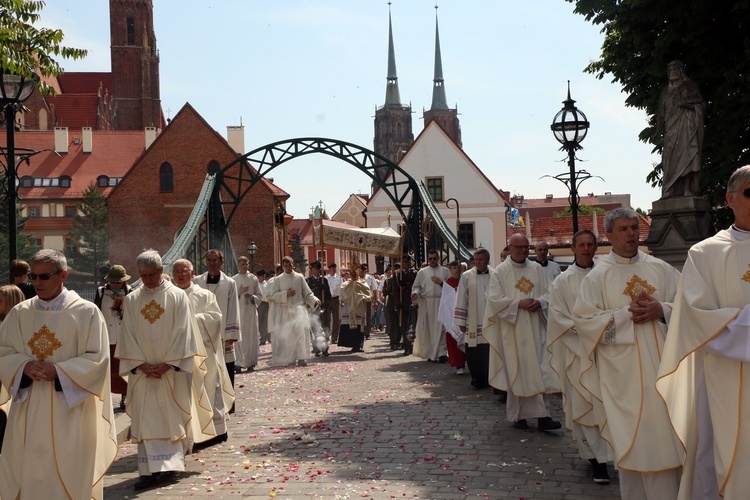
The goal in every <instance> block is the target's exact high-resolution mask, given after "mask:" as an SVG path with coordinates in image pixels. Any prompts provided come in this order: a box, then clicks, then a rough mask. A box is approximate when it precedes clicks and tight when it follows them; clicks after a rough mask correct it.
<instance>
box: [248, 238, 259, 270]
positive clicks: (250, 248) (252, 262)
mask: <svg viewBox="0 0 750 500" xmlns="http://www.w3.org/2000/svg"><path fill="white" fill-rule="evenodd" d="M257 252H258V247H257V246H256V245H255V242H254V241H251V242H250V246H248V247H247V254H248V255H249V256H250V272H251V273H255V254H256V253H257Z"/></svg>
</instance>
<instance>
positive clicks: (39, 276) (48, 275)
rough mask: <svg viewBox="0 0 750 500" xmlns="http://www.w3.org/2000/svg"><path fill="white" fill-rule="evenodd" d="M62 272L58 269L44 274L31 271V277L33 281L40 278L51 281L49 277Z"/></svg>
mask: <svg viewBox="0 0 750 500" xmlns="http://www.w3.org/2000/svg"><path fill="white" fill-rule="evenodd" d="M60 273H62V271H57V272H56V273H52V274H49V273H44V274H36V273H29V279H30V280H31V281H34V280H37V279H40V280H42V281H49V279H50V278H51V277H52V276H54V275H56V274H60Z"/></svg>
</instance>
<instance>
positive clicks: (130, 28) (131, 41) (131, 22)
mask: <svg viewBox="0 0 750 500" xmlns="http://www.w3.org/2000/svg"><path fill="white" fill-rule="evenodd" d="M126 23H127V35H128V45H135V19H134V18H133V12H132V11H130V10H129V11H128V14H127V19H126Z"/></svg>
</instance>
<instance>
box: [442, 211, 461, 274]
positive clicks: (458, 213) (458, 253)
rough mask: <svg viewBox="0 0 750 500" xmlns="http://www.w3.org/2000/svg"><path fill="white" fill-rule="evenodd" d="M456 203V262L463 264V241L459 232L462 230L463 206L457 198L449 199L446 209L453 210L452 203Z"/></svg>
mask: <svg viewBox="0 0 750 500" xmlns="http://www.w3.org/2000/svg"><path fill="white" fill-rule="evenodd" d="M451 201H454V202H456V260H457V261H459V262H461V241H460V240H459V239H458V232H459V230H460V229H461V205H459V204H458V200H457V199H455V198H448V199H447V200H445V207H446V208H447V209H448V210H453V207H452V206H451V205H450V202H451Z"/></svg>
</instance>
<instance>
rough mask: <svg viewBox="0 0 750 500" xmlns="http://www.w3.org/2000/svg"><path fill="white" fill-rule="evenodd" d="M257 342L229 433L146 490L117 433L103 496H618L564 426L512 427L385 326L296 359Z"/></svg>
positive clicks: (496, 407)
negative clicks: (174, 478)
mask: <svg viewBox="0 0 750 500" xmlns="http://www.w3.org/2000/svg"><path fill="white" fill-rule="evenodd" d="M261 349H262V351H261V362H260V365H259V367H258V369H257V370H256V371H255V372H254V373H248V374H245V373H243V374H241V375H237V379H236V386H237V387H236V391H237V396H238V400H237V413H236V414H235V415H234V416H233V418H232V420H231V421H230V424H229V441H227V442H226V443H223V444H221V445H216V446H213V447H210V448H207V449H205V450H202V451H200V452H198V453H195V454H193V455H190V456H188V457H187V470H186V472H184V473H181V474H180V476H179V477H180V479H179V481H178V483H176V484H173V485H170V486H167V487H162V488H158V489H153V490H147V491H145V492H135V491H134V490H133V483H134V482H135V481H136V479H137V477H138V473H137V467H136V462H135V451H136V449H135V446H134V445H132V444H130V443H126V444H123V445H122V446H121V447H120V452H119V455H118V458H117V460H116V462H115V463H114V464H113V466H112V468H111V469H110V470H109V472H108V474H107V477H106V478H105V489H104V494H105V498H107V499H121V498H163V499H176V498H188V497H214V498H277V499H303V498H304V499H306V498H325V499H345V498H362V497H366V498H385V499H387V498H410V499H441V498H446V499H449V498H475V497H478V498H487V499H495V498H498V499H500V498H508V499H527V500H531V499H550V500H551V499H555V500H560V499H576V500H585V499H605V498H606V499H610V498H619V486H618V482H617V477H616V474H615V473H614V472H613V471H612V470H611V468H610V474H611V475H612V478H613V479H612V484H610V485H606V486H602V485H597V484H594V483H593V481H592V480H591V473H592V471H591V469H590V466H589V465H588V463H587V462H584V461H582V460H581V459H580V458H578V455H577V452H576V450H575V447H574V443H573V441H572V436H571V435H570V433H569V432H564V433H563V432H559V433H556V434H554V433H544V432H538V431H536V430H526V431H521V430H516V429H513V428H512V426H511V424H510V423H509V422H507V421H506V420H505V407H504V406H501V405H500V404H499V403H498V402H497V396H494V395H493V394H492V390H482V391H477V390H474V389H472V388H471V387H470V386H469V376H468V374H467V375H464V376H457V375H456V374H455V371H454V370H453V369H452V368H450V367H449V366H448V365H446V364H438V363H428V362H426V361H423V360H420V359H418V358H416V357H414V356H409V357H404V356H402V354H401V351H397V352H395V353H393V352H390V351H389V350H388V338H387V336H386V335H385V334H374V335H372V337H371V340H369V341H367V342H366V345H365V351H366V352H365V353H358V354H353V353H350V352H349V350H348V349H344V348H338V347H337V346H332V355H331V356H330V357H328V358H313V360H312V361H311V362H310V364H309V366H307V367H304V368H292V367H284V368H281V367H271V366H270V362H271V346H270V345H266V346H263V347H262V348H261ZM552 402H553V406H554V408H553V417H555V418H556V419H559V420H563V415H562V412H561V409H560V407H561V400H560V398H559V397H554V398H553V399H552ZM534 423H535V422H534V421H533V420H532V421H531V422H530V424H532V425H533V424H534Z"/></svg>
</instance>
